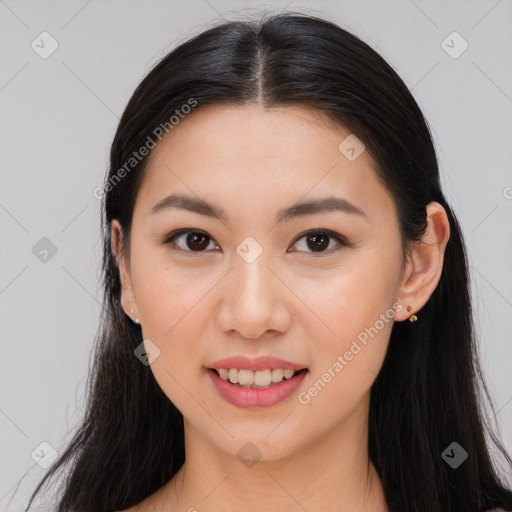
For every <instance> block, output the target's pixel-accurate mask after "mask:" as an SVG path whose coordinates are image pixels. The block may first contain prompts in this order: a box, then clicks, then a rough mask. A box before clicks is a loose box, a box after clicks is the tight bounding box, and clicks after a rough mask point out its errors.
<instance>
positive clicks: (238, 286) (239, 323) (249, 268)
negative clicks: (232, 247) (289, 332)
mask: <svg viewBox="0 0 512 512" xmlns="http://www.w3.org/2000/svg"><path fill="white" fill-rule="evenodd" d="M251 243H252V244H253V245H251ZM258 245H259V244H258ZM260 247H261V246H260ZM256 249H257V248H256V246H255V245H254V243H253V242H251V241H248V242H247V244H245V243H244V242H243V243H242V244H240V246H239V247H238V248H237V253H238V254H235V255H234V266H233V269H232V271H231V272H230V275H229V279H228V280H227V282H226V288H225V290H224V291H225V294H224V300H223V301H222V312H221V315H220V318H221V319H222V325H221V327H222V329H224V330H226V331H228V330H232V329H235V330H237V331H239V333H240V334H241V335H243V336H244V337H247V338H254V337H258V336H260V335H262V334H263V333H264V332H265V331H267V330H282V329H283V328H284V327H285V324H283V320H284V319H285V318H286V315H284V314H283V308H284V305H283V304H282V303H281V301H283V300H285V297H284V296H283V293H282V291H283V290H282V289H281V287H280V286H279V280H278V279H276V277H275V276H274V275H273V272H272V271H271V270H270V268H269V267H270V266H271V254H270V252H267V251H265V250H260V251H259V254H257V253H256Z"/></svg>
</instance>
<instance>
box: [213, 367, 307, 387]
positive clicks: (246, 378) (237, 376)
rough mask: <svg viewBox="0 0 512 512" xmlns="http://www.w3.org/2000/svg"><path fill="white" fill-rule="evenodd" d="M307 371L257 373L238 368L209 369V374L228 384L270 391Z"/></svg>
mask: <svg viewBox="0 0 512 512" xmlns="http://www.w3.org/2000/svg"><path fill="white" fill-rule="evenodd" d="M307 371H308V369H307V368H301V369H298V370H292V369H290V368H272V369H271V368H267V369H264V370H256V371H255V370H246V369H238V368H220V369H216V368H208V372H214V373H215V374H216V375H217V376H218V377H220V378H221V379H222V380H223V381H225V382H226V383H228V384H231V385H232V386H236V387H239V388H246V389H269V388H272V387H275V386H279V385H280V384H281V383H283V382H284V381H290V380H293V379H296V378H298V377H299V376H300V375H302V374H303V373H306V372H307Z"/></svg>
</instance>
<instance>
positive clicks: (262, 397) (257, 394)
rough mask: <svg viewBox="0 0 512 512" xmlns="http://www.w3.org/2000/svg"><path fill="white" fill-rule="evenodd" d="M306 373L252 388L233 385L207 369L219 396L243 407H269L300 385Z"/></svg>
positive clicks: (284, 398) (282, 399) (286, 396)
mask: <svg viewBox="0 0 512 512" xmlns="http://www.w3.org/2000/svg"><path fill="white" fill-rule="evenodd" d="M306 373H307V371H305V372H304V371H303V372H300V373H297V374H295V375H294V376H293V377H292V378H291V379H285V380H283V381H282V382H280V383H279V384H275V385H274V386H271V387H269V388H266V389H252V388H244V387H242V386H235V385H233V384H231V383H229V382H228V381H225V380H224V379H222V378H221V377H220V376H219V374H218V373H217V372H216V371H215V370H212V369H209V370H208V375H209V376H210V379H212V382H213V385H214V386H215V388H216V389H217V391H218V392H219V394H220V396H221V397H222V398H224V400H226V401H228V402H229V403H230V404H232V405H234V406H235V407H242V408H244V409H255V408H257V407H271V406H272V405H276V404H278V403H280V402H283V401H284V400H286V399H287V398H288V397H289V396H290V395H291V394H292V393H293V392H294V391H295V390H296V389H297V388H298V387H299V386H300V384H301V382H302V381H303V380H304V377H305V376H306Z"/></svg>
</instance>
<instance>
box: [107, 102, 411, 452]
mask: <svg viewBox="0 0 512 512" xmlns="http://www.w3.org/2000/svg"><path fill="white" fill-rule="evenodd" d="M349 135H350V132H349V131H347V130H345V129H344V128H343V127H341V126H338V125H333V124H332V123H328V122H326V121H325V120H323V119H322V118H321V117H320V115H319V114H315V113H313V112H311V111H307V110H303V109H300V108H290V107H287V108H282V109H276V110H272V111H268V110H267V111H266V110H263V109H261V108H260V107H256V106H251V107H249V106H244V107H227V106H209V107H204V108H202V109H198V110H197V111H195V112H193V113H192V114H190V115H189V116H188V117H186V118H185V119H183V120H182V121H180V123H179V125H178V126H175V127H174V129H173V131H172V132H170V133H169V135H168V136H167V138H164V139H163V140H162V142H161V143H160V144H159V145H158V146H157V147H156V148H155V149H154V150H153V152H152V154H151V158H150V161H149V162H148V166H147V168H146V174H145V177H144V180H143V182H142V185H141V188H140V190H139V193H138V196H137V200H136V204H135V209H134V214H133V224H132V231H131V241H130V258H129V264H128V263H126V264H123V266H122V268H121V270H122V272H123V276H124V280H125V287H124V289H123V297H122V302H123V307H124V308H125V311H126V312H127V314H129V315H130V316H131V317H132V318H134V317H138V318H140V322H141V328H142V333H143V337H144V339H145V342H144V343H145V346H146V349H148V351H149V352H150V353H151V352H152V351H153V357H154V355H155V354H158V355H157V356H156V358H155V359H154V360H153V362H152V363H151V365H150V368H151V371H152V372H153V373H154V376H155V378H156V380H157V381H158V383H159V385H160V386H161V388H162V390H163V391H164V393H165V394H166V395H167V396H168V397H169V399H170V400H172V402H173V403H174V404H175V405H176V406H177V407H178V409H179V410H180V411H181V412H182V413H183V415H184V417H185V421H186V428H190V429H192V430H194V431H195V432H196V433H198V435H200V436H201V437H202V438H203V439H205V440H207V442H208V443H210V444H211V445H213V446H215V447H217V448H218V449H219V450H222V451H224V452H227V453H230V454H233V455H235V454H236V452H237V451H238V450H239V449H240V448H241V447H243V446H244V445H245V444H246V443H248V442H251V443H252V444H253V445H255V446H256V447H257V448H258V450H259V451H260V452H261V453H262V454H263V456H264V457H265V458H267V459H269V460H271V459H276V458H278V457H284V456H286V455H290V454H293V453H295V452H297V450H299V449H300V448H303V447H306V446H308V445H312V444H313V443H314V442H315V441H318V440H319V439H322V438H323V437H324V436H326V434H327V433H329V432H331V431H333V429H341V428H343V426H344V425H345V424H346V422H347V420H348V418H349V417H351V416H352V415H354V413H359V412H361V411H366V413H367V407H368V399H369V391H370V387H371V385H372V383H373V381H374V379H375V378H376V375H377V373H378V372H379V369H380V367H381V365H382V362H383V359H384V356H385V353H386V349H387V345H388V340H389V336H390V332H391V328H392V325H393V321H394V319H393V316H394V314H395V313H398V312H399V311H400V310H401V309H402V308H403V309H405V307H404V306H403V304H401V303H400V302H398V301H397V297H398V296H397V292H398V289H399V286H400V279H401V271H402V268H403V267H402V265H403V259H402V251H401V241H400V234H399V226H398V219H397V214H396V210H395V205H394V202H393V199H392V197H391V196H390V194H389V193H388V191H387V189H386V188H385V187H384V185H383V184H382V182H381V181H380V180H379V178H378V177H377V174H376V172H375V170H374V169H373V165H374V163H373V161H372V159H371V158H370V156H369V154H368V152H367V151H363V152H362V153H361V154H360V155H359V156H358V157H357V158H356V159H355V160H354V158H353V154H352V153H351V152H350V150H348V152H347V147H346V145H342V149H343V151H341V150H340V149H339V145H340V143H341V142H342V141H343V140H344V139H346V137H347V136H349ZM348 141H351V139H348ZM345 144H347V143H345ZM349 146H350V144H349ZM355 149H356V151H357V150H358V149H359V147H358V146H357V147H356V148H355ZM356 154H357V153H356ZM347 155H348V156H351V157H352V158H348V157H347ZM171 194H173V195H176V196H178V195H180V196H187V197H189V198H191V199H193V200H202V201H205V202H207V203H209V204H210V205H212V208H213V209H216V210H218V211H219V212H220V211H222V215H220V218H217V217H214V216H211V215H207V213H208V212H209V210H208V209H207V208H206V207H205V206H203V207H202V208H196V211H192V210H191V209H188V208H185V207H184V206H187V204H188V206H189V207H190V208H192V207H193V206H194V204H193V202H192V201H190V202H189V203H187V202H186V201H178V200H174V201H172V202H171V201H169V200H168V201H165V199H166V198H168V196H170V195H171ZM326 198H331V199H332V201H331V202H330V203H319V204H320V206H319V205H317V207H314V206H312V205H310V207H307V206H302V207H299V205H301V204H302V203H314V202H316V201H320V202H321V201H323V200H325V199H326ZM336 200H337V201H338V203H336ZM162 201H163V202H162ZM344 201H345V202H344ZM322 204H323V207H322V206H321V205H322ZM335 204H337V205H338V207H337V208H335V207H334V206H333V205H335ZM157 205H160V206H158V207H157V208H156V209H155V211H153V209H154V208H155V206H157ZM329 205H330V206H331V207H329ZM196 206H197V205H196ZM288 209H289V211H288V212H287V213H286V214H284V212H285V211H286V210H288ZM210 213H211V212H210ZM113 229H114V230H117V229H119V225H118V223H117V221H116V222H115V223H114V224H113ZM132 309H133V310H134V311H135V313H131V310H132ZM395 319H396V317H395ZM155 346H156V348H157V349H158V350H156V349H155ZM158 351H159V353H158ZM238 356H243V357H246V358H249V361H247V360H239V361H232V362H227V363H222V362H221V363H220V364H219V365H216V362H217V361H220V360H222V359H225V358H230V357H238ZM267 357H268V358H279V359H281V360H283V361H279V362H276V361H272V360H270V359H269V360H265V359H262V360H260V361H259V362H260V363H261V364H259V365H258V364H256V363H258V361H255V359H256V358H267ZM214 367H217V368H219V369H220V368H225V369H226V370H229V369H230V368H234V369H235V370H237V369H242V370H247V369H248V368H251V367H252V368H254V369H256V370H258V371H256V373H254V374H253V375H251V372H247V371H246V372H235V371H233V370H232V371H231V372H230V374H231V376H232V378H233V380H236V378H237V377H238V378H239V379H240V380H243V381H244V382H249V381H250V379H251V377H252V378H254V375H256V379H257V382H259V383H263V384H262V386H263V388H267V389H263V388H262V389H259V388H258V389H248V388H247V387H243V386H240V383H238V384H231V383H228V382H227V381H225V380H223V379H222V377H221V376H219V375H218V373H215V375H214V374H213V373H212V372H214V370H209V369H211V368H214ZM287 367H288V369H290V368H295V369H296V370H299V369H306V370H305V371H300V372H296V373H295V374H294V376H293V377H291V378H290V379H287V378H284V380H283V381H281V383H273V384H272V385H270V386H269V385H268V379H272V378H274V379H275V380H277V381H279V379H280V378H283V373H284V372H280V371H279V370H280V369H285V368H287ZM268 370H274V372H272V371H268ZM275 370H277V371H275ZM220 373H223V372H222V371H221V372H220ZM285 375H286V374H285ZM288 375H289V373H288ZM224 377H225V373H224ZM244 379H249V380H247V381H245V380H244ZM253 387H254V385H253ZM363 415H364V413H363ZM318 418H321V419H322V421H318ZM270 432H272V435H269V433H270Z"/></svg>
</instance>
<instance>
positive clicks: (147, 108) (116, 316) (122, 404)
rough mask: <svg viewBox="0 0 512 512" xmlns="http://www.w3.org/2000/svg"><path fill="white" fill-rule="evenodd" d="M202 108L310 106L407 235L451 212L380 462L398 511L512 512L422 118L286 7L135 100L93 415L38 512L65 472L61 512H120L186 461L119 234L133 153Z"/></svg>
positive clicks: (394, 363) (457, 232)
mask: <svg viewBox="0 0 512 512" xmlns="http://www.w3.org/2000/svg"><path fill="white" fill-rule="evenodd" d="M191 102H196V103H195V106H194V108H195V109H199V108H201V107H202V106H204V105H209V104H226V105H228V104H232V105H246V104H251V103H258V104H260V105H262V106H264V107H274V106H286V105H288V106H302V107H306V108H310V109H314V110H316V111H319V112H321V113H323V114H325V115H326V116H328V117H329V118H330V119H332V120H334V121H335V122H337V123H339V124H340V125H342V126H344V127H346V128H348V129H349V130H350V131H351V133H354V134H355V135H356V136H357V137H358V138H359V139H361V140H362V141H363V142H364V144H365V145H366V149H367V150H368V151H369V152H370V155H371V156H372V158H373V159H374V160H375V161H376V163H377V166H378V168H377V169H376V171H377V172H378V175H379V176H380V177H381V179H382V180H383V182H384V184H385V185H386V186H387V188H388V189H389V191H390V192H391V193H392V195H393V197H394V200H395V202H396V207H397V211H398V218H399V224H400V230H401V234H402V241H403V242H408V241H418V240H420V239H421V237H422V235H423V234H424V232H425V229H426V209H425V207H426V205H427V204H428V203H429V202H431V201H437V202H438V203H440V204H441V205H442V206H443V207H444V208H445V210H446V213H447V215H448V219H449V222H450V231H451V236H450V240H449V242H448V245H447V247H446V252H445V260H444V267H443V271H442V276H441V279H440V282H439V284H438V286H437V288H436V290H435V291H434V293H433V294H432V296H431V297H430V299H429V300H428V302H427V303H426V305H425V306H424V307H423V309H422V310H421V312H420V316H421V318H420V320H419V321H417V322H416V323H414V324H411V323H410V322H397V323H395V324H394V326H393V330H392V334H391V340H390V343H389V349H388V352H387V355H386V358H385V361H384V364H383V367H382V369H381V371H380V373H379V375H378V376H377V379H376V381H375V383H374V384H373V386H372V389H371V400H370V413H369V452H370V457H371V460H372V461H373V463H374V465H375V468H376V469H377V471H378V473H379V475H380V478H381V480H382V484H383V487H384V492H385V495H386V500H387V503H388V507H389V510H390V511H391V512H403V511H408V512H420V511H421V512H447V511H450V512H452V511H464V512H470V511H474V512H482V511H484V510H487V509H491V508H493V507H498V506H501V507H504V508H506V509H512V492H511V491H510V489H507V487H506V486H505V483H504V481H503V480H502V479H503V478H504V475H505V474H506V473H505V472H506V471H508V468H510V467H512V461H511V459H510V457H509V455H508V454H507V453H506V451H505V449H504V447H503V446H502V444H500V441H499V438H498V436H497V434H495V433H494V432H493V429H492V426H491V422H490V421H489V419H488V417H489V416H488V415H489V412H488V411H487V410H486V409H485V408H484V400H485V401H487V402H488V403H489V405H490V406H491V410H492V411H493V412H494V409H493V407H492V401H491V398H490V395H489V392H488V390H487V388H486V385H485V382H484V379H483V375H482V371H481V369H480V366H479V362H478V356H477V345H476V340H475V334H474V327H473V316H472V315H473V313H472V308H471V302H470V293H469V289H470V288H469V276H468V264H467V260H466V253H465V245H464V240H463V237H462V233H461V229H460V226H459V223H458V221H457V219H456V217H455V215H454V214H453V212H452V210H451V209H450V207H449V206H448V204H447V202H446V199H445V197H444V195H443V193H442V191H441V185H440V180H439V170H438V164H437V158H436V153H435V149H434V145H433V142H432V138H431V134H430V130H429V128H428V125H427V123H426V121H425V119H424V117H423V115H422V112H421V110H420V109H419V107H418V105H417V103H416V102H415V100H414V99H413V97H412V95H411V93H410V92H409V90H408V89H407V87H406V86H405V84H404V83H403V82H402V80H401V79H400V78H399V77H398V75H397V74H396V73H395V71H394V70H393V69H392V68H391V67H390V66H389V64H387V63H386V62H385V60H384V59H383V58H382V57H381V56H380V55H379V54H377V53H376V52H375V51H374V50H373V49H372V48H370V47H369V46H368V45H367V44H365V43H364V42H362V41H361V40H360V39H358V38H357V37H356V36H354V35H352V34H351V33H349V32H347V31H345V30H343V29H342V28H340V27H339V26H337V25H336V24H334V23H331V22H328V21H325V20H323V19H319V18H316V17H313V16H308V15H303V14H300V13H299V14H296V13H283V14H278V15H272V16H266V17H265V16H264V17H263V18H261V19H258V20H256V21H230V22H223V23H221V24H218V25H216V26H214V27H212V28H210V29H208V30H206V31H204V32H202V33H200V34H198V35H197V36H195V37H193V38H191V39H190V40H189V41H186V42H184V43H182V44H180V45H179V46H177V48H175V49H174V50H172V51H171V52H170V53H169V54H168V55H166V56H165V57H164V58H162V59H161V60H160V61H159V62H158V63H157V64H156V65H155V66H154V67H153V69H152V70H151V71H150V72H149V73H148V74H147V76H146V77H145V78H144V80H143V81H142V82H141V83H140V84H139V86H138V87H137V89H136V90H135V92H134V94H133V96H132V97H131V99H130V101H129V103H128V105H127V107H126V109H125V111H124V113H123V115H122V118H121V120H120V123H119V127H118V129H117V132H116V134H115V137H114V141H113V143H112V147H111V153H110V166H109V172H108V176H107V180H106V186H105V187H104V188H103V189H102V191H101V195H102V207H103V218H102V226H101V227H102V235H103V244H104V245H103V277H104V306H103V309H102V316H101V323H100V327H99V330H98V335H97V338H96V346H95V354H94V363H93V366H92V370H91V372H90V374H89V380H88V389H87V392H88V401H87V406H86V411H85V414H84V419H83V421H82V423H81V425H80V426H79V428H78V429H77V431H76V433H75V434H74V437H73V439H72V440H71V441H70V443H69V444H68V446H67V448H66V450H65V451H64V452H63V453H62V454H61V456H60V457H59V459H58V460H57V461H56V462H55V463H54V465H53V466H52V467H51V468H50V470H49V471H48V472H47V474H46V475H45V476H44V478H43V479H42V480H41V482H40V483H39V485H38V486H37V488H36V489H35V491H34V492H33V494H32V496H31V499H30V502H29V504H28V506H27V509H26V510H27V511H28V510H29V508H30V505H31V503H32V501H33V500H34V498H35V496H36V495H37V493H38V492H39V490H40V489H41V486H42V485H43V484H44V482H46V481H47V479H48V478H49V477H50V476H52V475H54V474H55V473H56V472H57V470H58V469H61V470H62V469H64V468H67V472H66V476H65V478H64V480H63V482H62V485H61V489H60V491H61V492H60V494H59V498H58V511H59V512H64V511H66V512H68V511H72V510H73V511H93V510H94V511H112V510H120V509H124V508H128V507H130V506H132V505H134V504H136V503H138V502H140V501H142V500H143V499H144V498H146V497H147V496H149V495H150V494H152V493H154V492H155V491H156V490H157V489H159V488H160V487H162V486H163V485H164V484H165V483H166V482H167V481H169V479H171V478H172V477H173V476H174V475H175V474H176V473H177V471H178V470H179V469H180V467H181V466H182V464H183V462H184V460H185V451H184V433H183V416H182V414H181V413H180V412H179V411H178V410H177V408H176V407H175V406H174V404H173V403H172V402H171V401H170V400H169V399H168V398H167V396H166V395H165V394H164V393H163V391H162V390H161V389H160V387H159V385H158V383H157V382H156V380H155V379H154V377H153V374H152V372H151V370H150V368H149V367H148V366H146V365H143V364H141V363H140V361H139V360H138V359H137V358H136V357H135V356H134V349H135V348H136V347H137V346H138V345H139V344H140V343H141V341H142V335H141V329H140V327H139V326H138V325H136V324H134V323H132V321H131V320H130V319H129V318H128V317H127V316H126V314H125V313H124V311H123V309H122V307H121V304H120V289H121V288H120V277H119V271H118V267H117V265H116V260H115V258H114V256H113V253H112V250H111V237H110V227H111V221H112V220H113V219H118V220H119V222H120V223H121V225H122V228H123V233H124V234H125V235H126V237H125V239H124V241H125V245H124V247H123V250H124V251H125V253H126V254H128V248H129V233H130V226H131V220H132V214H133V207H134V202H135V198H136V195H137V191H138V187H139V184H140V181H141V177H142V174H143V172H144V168H145V164H146V162H147V157H143V158H140V161H139V160H138V159H137V161H132V160H131V159H132V158H133V155H134V152H138V150H139V149H140V148H141V147H143V146H147V145H149V142H150V141H152V143H153V145H154V143H158V140H157V138H158V139H159V138H160V137H158V135H159V134H160V132H161V131H162V127H165V131H170V130H171V129H172V128H173V126H172V122H170V121H169V120H170V118H171V116H173V115H174V114H175V113H176V111H179V112H182V113H183V112H186V110H185V109H184V105H191ZM189 110H190V108H189ZM191 115H193V113H192V114H191ZM158 127H160V132H159V131H158ZM177 129H179V128H177ZM127 162H131V163H130V164H129V165H128V166H127ZM132 164H133V165H132ZM123 168H124V170H125V172H122V173H120V172H119V171H120V169H123ZM121 175H122V176H121ZM453 442H456V443H458V445H460V446H461V447H462V448H463V449H464V450H465V451H466V452H467V454H468V458H467V460H465V461H464V463H462V464H461V465H460V466H459V467H458V468H456V469H454V468H452V467H451V466H450V465H449V464H447V462H445V460H444V459H443V457H442V453H443V451H445V449H446V448H447V447H449V446H450V445H451V443H453ZM492 450H494V451H495V453H493V458H491V453H492ZM498 455H499V456H500V457H501V458H502V462H503V463H504V464H503V465H504V466H506V469H504V468H503V467H502V465H501V464H499V463H498V458H497V456H498Z"/></svg>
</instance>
